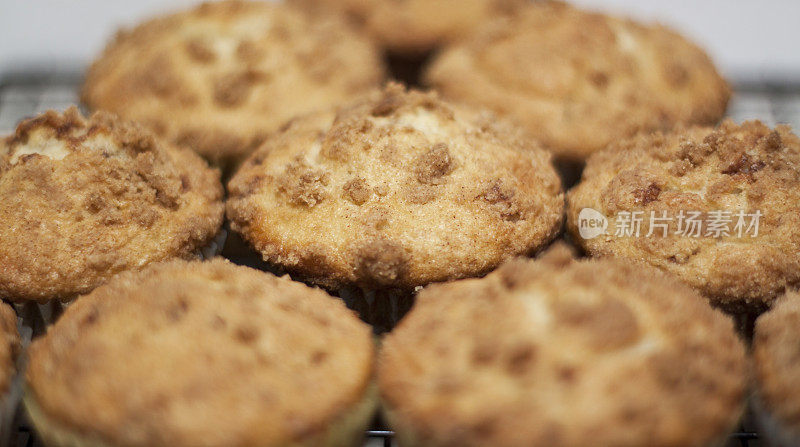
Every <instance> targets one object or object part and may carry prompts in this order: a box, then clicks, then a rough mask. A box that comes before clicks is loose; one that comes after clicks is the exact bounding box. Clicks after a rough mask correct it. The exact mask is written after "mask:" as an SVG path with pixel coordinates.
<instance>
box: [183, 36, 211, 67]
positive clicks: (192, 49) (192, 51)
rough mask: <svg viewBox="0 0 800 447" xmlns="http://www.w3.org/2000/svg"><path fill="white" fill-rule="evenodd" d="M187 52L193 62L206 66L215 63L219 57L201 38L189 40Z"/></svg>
mask: <svg viewBox="0 0 800 447" xmlns="http://www.w3.org/2000/svg"><path fill="white" fill-rule="evenodd" d="M186 52H187V53H188V54H189V57H191V58H192V59H193V60H195V61H197V62H200V63H204V64H208V63H211V62H214V60H215V59H216V57H217V55H216V54H215V53H214V50H213V49H212V48H211V46H210V45H209V44H208V42H206V41H205V40H203V39H201V38H194V39H189V40H187V41H186Z"/></svg>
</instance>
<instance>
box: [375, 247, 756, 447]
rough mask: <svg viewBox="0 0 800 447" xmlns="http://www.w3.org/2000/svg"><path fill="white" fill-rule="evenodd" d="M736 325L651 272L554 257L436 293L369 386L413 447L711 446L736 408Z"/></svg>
mask: <svg viewBox="0 0 800 447" xmlns="http://www.w3.org/2000/svg"><path fill="white" fill-rule="evenodd" d="M745 372H746V363H745V356H744V347H743V345H742V343H741V342H740V340H739V339H738V338H737V336H736V335H735V333H734V329H733V324H732V322H731V321H730V320H729V319H727V318H726V317H725V316H724V315H723V314H721V313H719V312H717V311H714V310H712V309H711V308H710V307H709V306H708V305H707V304H706V303H705V302H704V301H703V300H702V298H701V297H700V296H699V295H698V294H697V293H696V292H694V291H693V290H691V289H690V288H688V287H686V286H685V285H683V284H681V283H680V282H679V281H677V280H675V279H672V278H669V277H667V276H665V275H663V274H662V273H660V272H659V271H657V270H656V269H653V268H651V267H639V266H635V265H631V264H623V263H621V262H618V261H614V260H582V261H577V260H574V259H572V258H571V257H570V254H569V253H566V250H563V249H562V248H558V249H556V250H554V251H551V252H548V253H547V254H546V255H545V256H544V257H543V258H542V259H540V260H537V261H532V260H517V261H512V262H510V263H508V264H505V265H504V266H503V267H501V268H500V269H498V270H497V271H496V272H494V273H492V274H490V275H489V276H487V277H485V278H483V279H472V280H464V281H456V282H453V283H448V284H443V285H432V286H430V287H429V288H427V289H425V290H423V291H422V292H421V293H420V294H419V296H418V300H417V304H416V305H415V307H414V308H413V309H412V310H411V312H410V313H409V315H408V316H406V318H405V319H404V320H403V321H401V322H400V325H399V326H398V327H397V328H396V329H395V330H394V332H392V333H391V334H389V335H388V336H387V338H386V339H385V341H384V342H383V344H382V351H381V353H380V355H379V362H378V384H379V388H380V390H381V394H382V397H383V399H384V402H385V404H386V407H387V408H388V411H389V414H390V415H391V417H390V418H391V419H392V420H393V421H394V428H395V430H396V431H397V432H398V436H400V437H401V438H400V439H401V440H402V439H403V438H404V437H406V438H411V439H413V440H414V441H413V443H412V444H409V445H417V446H486V445H491V446H498V447H502V446H519V445H547V446H553V447H569V446H585V445H614V446H620V447H624V446H631V447H634V446H637V447H638V446H642V445H648V446H653V447H660V446H676V447H677V446H682V447H685V446H697V447H701V446H710V445H714V444H713V442H715V441H718V440H720V439H724V437H725V436H726V435H727V434H728V433H729V430H731V429H732V428H733V426H734V425H735V423H736V422H737V420H738V417H739V415H740V413H741V409H742V407H743V401H744V397H745V381H746V380H745Z"/></svg>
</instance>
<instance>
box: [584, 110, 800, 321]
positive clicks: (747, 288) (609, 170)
mask: <svg viewBox="0 0 800 447" xmlns="http://www.w3.org/2000/svg"><path fill="white" fill-rule="evenodd" d="M568 202H569V211H568V219H569V224H568V228H569V230H570V232H571V233H572V234H573V236H574V239H575V240H576V241H577V242H578V243H580V244H581V245H582V246H583V247H584V248H585V249H586V251H587V252H588V253H589V254H591V255H599V256H615V257H620V258H625V259H628V260H633V261H643V262H646V263H649V264H652V265H655V266H657V267H659V268H661V269H664V270H667V271H669V272H671V273H674V274H676V275H677V276H679V277H680V278H681V279H683V280H684V281H685V282H687V283H689V284H690V285H692V286H694V287H696V288H697V289H699V290H700V291H701V292H702V293H703V294H704V295H706V296H708V297H709V298H711V299H712V301H714V302H715V304H719V305H722V306H724V307H728V308H730V309H732V310H736V309H737V308H738V309H742V308H748V309H752V308H763V307H764V306H765V305H766V304H768V303H769V302H770V301H772V299H774V298H775V297H776V296H777V295H778V294H779V293H781V292H782V291H783V290H784V288H785V287H786V286H788V285H793V284H796V283H798V282H799V281H800V215H799V214H798V213H797V203H798V202H800V139H798V137H797V136H796V135H794V134H793V133H791V132H790V130H789V128H788V127H785V126H778V127H777V128H776V129H774V130H773V129H770V128H769V127H767V126H765V125H763V124H761V123H760V122H746V123H744V124H741V125H736V124H734V123H733V122H732V121H726V122H725V123H723V124H722V125H721V126H720V127H718V128H716V129H712V128H707V127H693V128H688V129H679V130H676V131H674V132H671V133H666V134H664V133H655V134H653V135H649V136H639V137H636V138H633V139H629V140H626V141H622V142H620V143H618V144H614V145H612V146H611V147H609V148H608V150H606V151H602V152H600V153H597V154H595V155H594V156H592V157H591V158H590V159H589V161H588V162H587V165H586V169H585V170H584V173H583V180H582V181H581V183H580V184H578V186H577V187H575V188H574V189H573V190H571V191H570V193H569V198H568ZM586 208H590V209H592V210H595V211H597V212H599V213H600V214H602V215H603V216H605V217H606V218H608V219H609V225H608V229H607V233H606V234H605V235H602V236H598V237H595V238H592V239H586V238H584V237H582V236H581V235H580V233H581V230H580V228H579V225H580V217H581V212H582V210H584V209H586ZM634 212H636V213H637V215H638V218H639V219H640V220H641V222H640V223H641V230H640V232H639V235H638V236H636V234H635V233H634V232H631V231H628V232H627V233H624V234H620V230H631V229H632V227H633V225H631V223H632V222H633V217H634V214H633V213H634ZM584 213H586V211H584ZM661 218H666V219H671V220H666V219H664V220H660V219H661ZM651 229H652V230H653V232H652V234H651V235H649V236H648V234H650V230H651Z"/></svg>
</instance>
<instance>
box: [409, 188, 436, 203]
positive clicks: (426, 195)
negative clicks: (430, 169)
mask: <svg viewBox="0 0 800 447" xmlns="http://www.w3.org/2000/svg"><path fill="white" fill-rule="evenodd" d="M436 196H437V192H436V187H435V186H431V185H419V184H417V185H409V186H408V188H407V193H406V198H407V200H408V201H409V202H410V203H413V204H416V205H424V204H426V203H429V202H431V201H432V200H434V199H435V198H436Z"/></svg>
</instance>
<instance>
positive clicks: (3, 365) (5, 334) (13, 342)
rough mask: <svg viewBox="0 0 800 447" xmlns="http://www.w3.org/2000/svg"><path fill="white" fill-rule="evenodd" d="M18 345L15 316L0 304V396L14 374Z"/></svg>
mask: <svg viewBox="0 0 800 447" xmlns="http://www.w3.org/2000/svg"><path fill="white" fill-rule="evenodd" d="M20 343H21V342H20V337H19V331H18V330H17V314H16V313H15V312H14V309H12V308H11V306H9V305H8V304H6V303H0V395H3V394H5V393H6V392H7V391H8V389H9V387H10V386H11V381H12V380H13V379H14V374H16V371H17V366H16V362H17V356H18V355H19V353H20V351H21V350H22V346H21V344H20Z"/></svg>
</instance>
